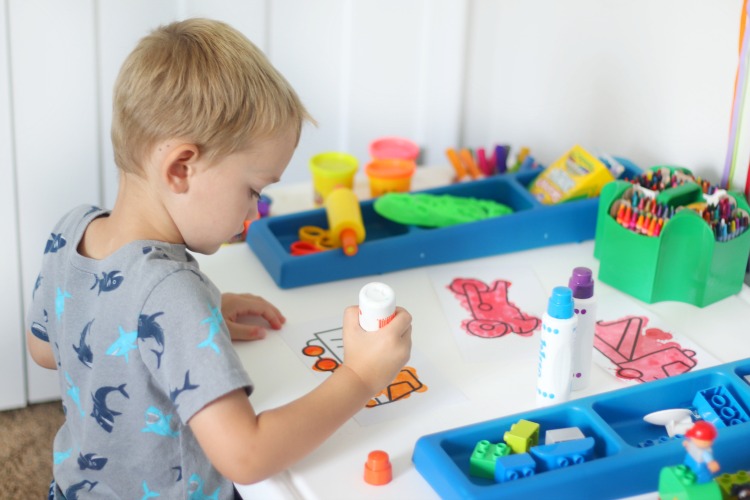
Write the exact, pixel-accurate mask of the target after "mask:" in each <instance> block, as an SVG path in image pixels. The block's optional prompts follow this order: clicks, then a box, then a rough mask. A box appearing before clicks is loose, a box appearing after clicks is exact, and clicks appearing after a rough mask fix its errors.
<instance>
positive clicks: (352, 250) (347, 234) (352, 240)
mask: <svg viewBox="0 0 750 500" xmlns="http://www.w3.org/2000/svg"><path fill="white" fill-rule="evenodd" d="M339 236H340V237H341V248H342V250H344V253H345V254H346V255H348V256H350V257H351V256H352V255H356V254H357V250H358V247H357V233H356V232H354V229H344V230H343V231H341V234H340V235H339Z"/></svg>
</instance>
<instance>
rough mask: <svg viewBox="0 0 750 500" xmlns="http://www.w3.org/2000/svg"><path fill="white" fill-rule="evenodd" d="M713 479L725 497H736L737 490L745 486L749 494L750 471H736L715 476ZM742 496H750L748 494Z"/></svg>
mask: <svg viewBox="0 0 750 500" xmlns="http://www.w3.org/2000/svg"><path fill="white" fill-rule="evenodd" d="M714 481H716V483H717V484H718V485H719V488H721V492H722V493H723V494H724V496H725V497H733V498H736V497H737V496H738V493H739V490H741V489H744V488H745V487H747V488H748V491H747V494H750V473H749V472H748V471H746V470H741V471H737V472H735V473H734V474H722V475H720V476H716V477H715V478H714ZM742 498H750V496H746V497H742Z"/></svg>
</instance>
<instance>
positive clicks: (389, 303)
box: [359, 281, 396, 332]
mask: <svg viewBox="0 0 750 500" xmlns="http://www.w3.org/2000/svg"><path fill="white" fill-rule="evenodd" d="M395 315H396V294H395V293H394V292H393V289H392V288H391V287H389V286H388V285H386V284H385V283H379V282H377V281H374V282H372V283H368V284H366V285H365V286H363V287H362V289H361V290H360V291H359V326H361V327H362V329H363V330H366V331H368V332H374V331H377V330H380V329H381V328H383V327H384V326H385V325H387V324H388V323H390V321H391V320H392V319H393V317H394V316H395Z"/></svg>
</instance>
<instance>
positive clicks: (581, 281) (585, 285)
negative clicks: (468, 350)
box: [568, 267, 594, 299]
mask: <svg viewBox="0 0 750 500" xmlns="http://www.w3.org/2000/svg"><path fill="white" fill-rule="evenodd" d="M568 288H570V289H571V290H573V297H574V298H576V299H589V298H591V297H593V296H594V279H593V276H592V274H591V269H589V268H588V267H576V268H575V269H573V275H572V276H571V277H570V280H568Z"/></svg>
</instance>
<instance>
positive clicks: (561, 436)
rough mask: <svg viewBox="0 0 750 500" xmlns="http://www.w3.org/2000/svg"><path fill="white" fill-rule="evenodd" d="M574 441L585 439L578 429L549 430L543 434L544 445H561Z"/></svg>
mask: <svg viewBox="0 0 750 500" xmlns="http://www.w3.org/2000/svg"><path fill="white" fill-rule="evenodd" d="M576 439H586V436H584V435H583V432H581V429H579V428H578V427H563V428H562V429H550V430H548V431H547V432H545V433H544V444H554V443H562V442H563V441H574V440H576Z"/></svg>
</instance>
